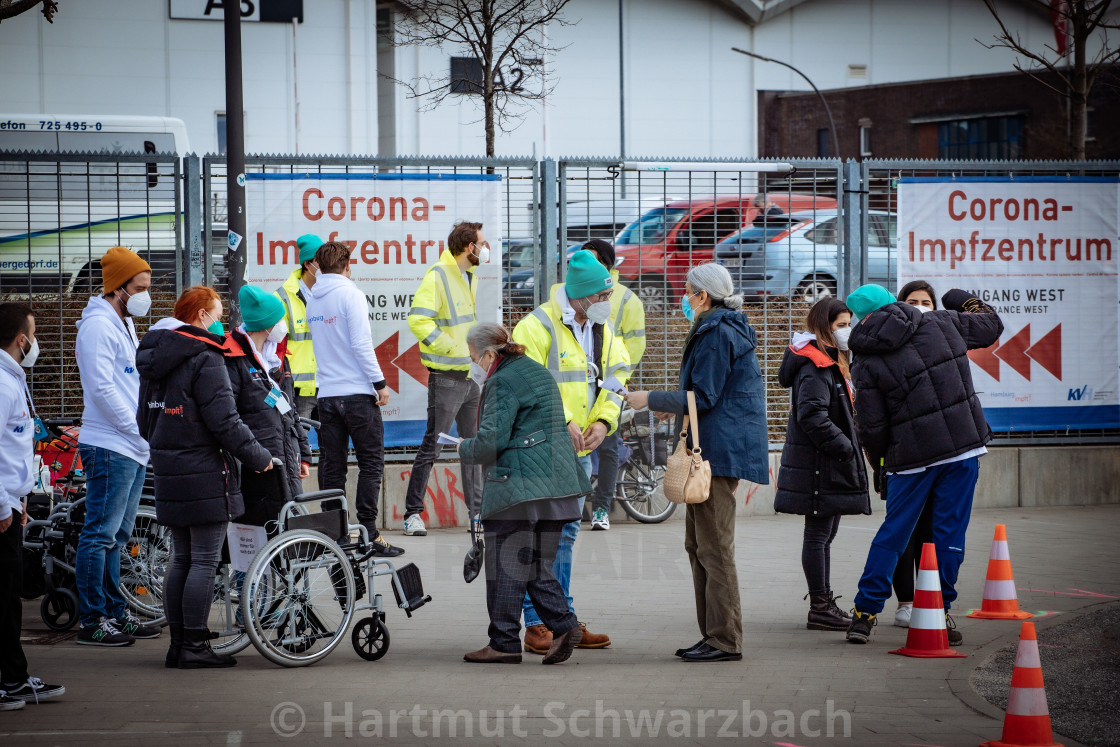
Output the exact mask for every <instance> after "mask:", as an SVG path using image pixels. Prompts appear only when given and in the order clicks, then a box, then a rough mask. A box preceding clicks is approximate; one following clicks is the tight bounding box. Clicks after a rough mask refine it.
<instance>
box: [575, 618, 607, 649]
mask: <svg viewBox="0 0 1120 747" xmlns="http://www.w3.org/2000/svg"><path fill="white" fill-rule="evenodd" d="M579 629H580V630H581V631H582V632H583V637H582V638H580V641H579V644H578V645H577V648H606V647H607V646H609V645H611V637H610V636H609V635H606V634H604V633H592V632H591V631H590V630H588V629H587V623H580V624H579Z"/></svg>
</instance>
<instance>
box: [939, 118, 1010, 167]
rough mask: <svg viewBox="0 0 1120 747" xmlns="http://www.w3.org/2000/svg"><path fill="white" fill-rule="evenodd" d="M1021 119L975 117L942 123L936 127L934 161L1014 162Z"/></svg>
mask: <svg viewBox="0 0 1120 747" xmlns="http://www.w3.org/2000/svg"><path fill="white" fill-rule="evenodd" d="M1021 154H1022V118H1021V117H1020V116H1018V115H1013V116H1006V117H978V118H976V119H961V120H956V121H952V122H942V123H940V124H939V125H938V128H937V157H938V158H980V159H1012V160H1014V159H1018V158H1020V157H1021Z"/></svg>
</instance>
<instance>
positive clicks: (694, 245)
mask: <svg viewBox="0 0 1120 747" xmlns="http://www.w3.org/2000/svg"><path fill="white" fill-rule="evenodd" d="M754 198H755V195H732V196H730V197H719V196H717V197H706V198H698V199H693V200H677V201H673V202H667V203H665V204H664V205H662V206H661V207H657V208H653V209H651V210H647V211H646V212H645V213H643V214H642V216H641V217H640V218H638V220H636V221H634V222H633V223H631V224H630V225H629V226H627V227H626V228H624V229H623V230H622V232H621V233H620V234H619V235H618V238H617V239H616V240H615V252H616V257H617V265H616V266H617V268H618V272H619V275H620V276H621V278H622V280H623V282H624V283H626V284H627V285H628V286H630V287H631V288H632V289H633V290H634V292H635V293H637V294H638V295H639V296H640V297H641V299H642V302H643V303H644V304H645V307H646V310H647V311H665V310H667V309H671V307H672V306H673V305H674V304H676V303H677V297H678V296H680V295H681V294H682V293H684V283H685V276H686V275H687V273H688V271H689V270H690V269H691V268H692V267H694V266H696V265H698V264H702V263H704V262H710V261H711V260H712V250H713V249H714V248H715V245H716V244H718V243H719V242H720V241H722V240H723V239H725V238H727V237H728V236H730V235H731V234H733V233H735V232H736V231H739V230H740V229H742V228H743V227H744V226H749V225H750V224H751V223H752V222H753V221H754V220H755V218H758V217H759V215H760V212H759V209H758V208H757V207H756V206H755V204H754ZM770 201H771V203H772V204H773V205H776V206H777V207H778V208H780V209H781V211H782V212H783V213H793V212H805V211H811V210H814V209H818V208H820V209H823V208H835V207H836V200H834V199H832V198H830V197H820V196H815V195H800V194H775V195H771V196H770Z"/></svg>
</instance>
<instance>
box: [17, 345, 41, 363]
mask: <svg viewBox="0 0 1120 747" xmlns="http://www.w3.org/2000/svg"><path fill="white" fill-rule="evenodd" d="M22 351H23V348H22V347H20V352H22ZM38 359H39V340H38V339H35V340H32V341H31V347H30V348H29V349H28V351H27V352H26V353H24V354H23V360H22V361H20V362H19V364H20V365H21V366H23V367H24V368H31V367H32V366H34V365H35V361H37V360H38Z"/></svg>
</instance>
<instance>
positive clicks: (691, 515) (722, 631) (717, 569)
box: [684, 476, 743, 654]
mask: <svg viewBox="0 0 1120 747" xmlns="http://www.w3.org/2000/svg"><path fill="white" fill-rule="evenodd" d="M738 486H739V480H738V478H734V477H715V476H713V477H712V489H711V495H710V496H709V497H708V500H706V501H704V502H703V503H691V504H689V505H688V506H686V507H685V518H684V549H685V550H686V551H687V552H688V560H689V562H690V563H691V564H692V585H693V587H694V589H695V591H696V621H697V622H698V623H699V625H700V633H701V635H703V637H704V641H705V643H707V644H708V645H709V646H713V647H714V648H718V649H720V650H721V651H727V652H728V653H732V654H741V653H742V646H743V611H742V608H741V607H740V604H739V574H738V572H737V571H736V570H735V489H736V488H737V487H738Z"/></svg>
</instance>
